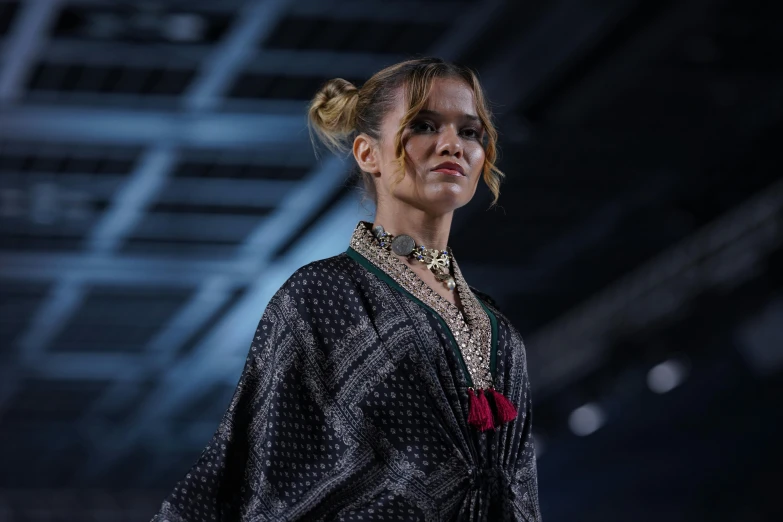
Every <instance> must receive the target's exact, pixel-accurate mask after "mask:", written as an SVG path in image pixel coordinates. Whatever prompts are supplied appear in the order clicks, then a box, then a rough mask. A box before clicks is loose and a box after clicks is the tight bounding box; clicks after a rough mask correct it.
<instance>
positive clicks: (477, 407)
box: [468, 388, 495, 431]
mask: <svg viewBox="0 0 783 522" xmlns="http://www.w3.org/2000/svg"><path fill="white" fill-rule="evenodd" d="M468 396H469V399H470V403H469V405H468V424H470V425H471V426H473V427H475V428H476V429H478V430H479V431H487V430H491V429H494V428H495V424H494V422H493V420H492V410H491V409H490V408H489V402H487V398H486V396H485V395H484V393H483V390H481V389H479V391H478V395H476V394H474V393H473V389H472V388H468Z"/></svg>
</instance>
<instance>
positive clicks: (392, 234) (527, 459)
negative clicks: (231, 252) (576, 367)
mask: <svg viewBox="0 0 783 522" xmlns="http://www.w3.org/2000/svg"><path fill="white" fill-rule="evenodd" d="M309 115H310V123H311V127H312V128H313V129H314V130H315V131H316V133H317V134H318V135H319V137H321V138H322V139H323V141H324V142H325V143H326V144H327V145H329V146H331V147H333V148H336V149H342V148H348V147H350V148H351V149H352V151H353V156H354V158H355V159H356V162H357V164H358V166H359V169H360V172H361V176H362V177H363V179H364V181H365V187H366V189H367V191H368V193H369V195H370V197H372V199H373V200H374V201H375V203H376V209H377V210H376V216H375V221H374V223H368V222H364V221H362V222H359V223H358V225H357V227H356V229H355V230H354V232H353V235H352V237H351V239H350V245H349V246H348V248H347V250H346V252H344V253H342V254H339V255H337V256H334V257H331V258H328V259H322V260H319V261H315V262H312V263H310V264H308V265H306V266H303V267H301V268H300V269H298V270H297V271H296V272H295V273H294V275H292V276H291V278H290V279H288V281H287V282H286V283H285V284H284V285H283V286H282V287H281V288H280V289H279V290H278V292H277V293H276V294H275V296H274V297H273V298H272V299H271V301H270V302H269V304H268V306H267V308H266V310H265V311H264V313H263V315H262V317H261V320H260V323H259V325H258V328H257V330H256V335H255V338H254V340H253V342H252V345H251V347H250V352H249V354H248V358H247V362H246V365H245V368H244V370H243V372H242V376H241V378H240V380H239V384H238V386H237V389H236V392H235V394H234V397H233V399H232V401H231V404H230V406H229V408H228V411H227V412H226V414H225V416H224V417H223V420H222V422H221V423H220V426H219V428H218V430H217V432H216V433H215V435H214V437H213V438H212V440H211V442H210V443H209V444H208V446H207V447H206V449H205V450H204V451H203V453H202V455H201V457H200V459H199V460H198V462H197V463H196V465H195V466H194V467H193V468H192V469H191V470H190V472H189V473H188V474H187V475H186V476H185V478H184V479H183V480H181V481H180V482H179V484H177V486H176V488H175V489H174V491H173V492H172V493H171V495H170V496H169V497H168V499H167V500H166V501H165V502H164V503H163V506H162V508H161V511H160V512H159V513H158V514H157V515H156V516H155V518H154V519H153V520H154V521H163V520H169V521H171V522H176V521H181V520H188V521H191V520H193V521H197V520H198V521H200V520H204V521H211V520H254V521H255V520H258V521H260V520H275V521H277V520H334V521H337V520H345V521H349V520H389V521H391V520H395V521H397V520H404V521H413V520H423V521H430V520H432V521H434V520H438V521H446V520H470V521H474V520H476V521H478V520H491V521H494V520H523V521H539V520H540V511H539V507H538V495H537V492H538V487H537V475H536V462H535V455H534V449H533V439H532V435H531V402H530V386H529V382H528V377H527V368H526V363H525V349H524V345H523V343H522V339H521V338H520V335H519V333H518V332H517V331H516V330H515V329H514V327H513V326H512V325H511V324H510V323H509V321H508V320H507V319H506V318H505V317H504V316H503V315H502V314H501V313H500V312H499V311H498V309H497V308H496V307H495V305H494V303H493V302H492V301H491V299H489V298H488V297H487V296H486V295H484V294H482V293H480V292H478V291H475V290H474V289H472V288H471V287H469V286H468V284H467V282H466V281H465V279H464V278H463V276H462V274H461V272H460V270H459V266H458V265H457V263H456V261H455V260H454V257H453V254H452V251H451V249H450V248H449V247H448V246H447V243H448V236H449V229H450V226H451V221H452V216H453V214H454V210H456V209H457V208H459V207H462V206H463V205H466V204H467V203H468V202H469V201H470V200H471V198H472V197H473V195H474V193H475V190H476V186H477V184H478V181H479V178H480V177H482V176H483V179H484V181H485V182H486V183H487V184H488V186H489V188H490V189H491V190H492V192H493V193H494V195H495V201H496V200H497V196H498V192H499V191H498V187H499V180H500V176H501V173H500V172H499V171H498V170H497V169H496V168H495V166H494V160H495V150H496V149H495V141H496V137H497V134H496V132H495V129H494V127H493V125H492V122H491V118H490V114H489V111H488V109H487V105H486V102H485V100H484V97H483V94H482V90H481V87H480V85H479V82H478V80H477V78H476V76H475V75H474V74H473V73H472V72H471V71H469V70H467V69H465V68H462V67H459V66H455V65H452V64H448V63H444V62H443V61H441V60H438V59H418V60H411V61H407V62H403V63H400V64H397V65H394V66H391V67H388V68H386V69H384V70H382V71H380V72H378V73H377V74H375V75H374V76H373V77H372V78H371V79H370V80H369V81H367V83H365V84H364V86H363V87H362V88H361V89H357V88H356V87H354V86H353V85H351V84H350V83H349V82H347V81H345V80H341V79H335V80H331V81H329V82H327V84H326V85H325V86H324V87H323V88H322V90H321V91H320V92H319V93H318V94H317V95H316V96H315V98H314V99H313V101H312V103H311V105H310V111H309Z"/></svg>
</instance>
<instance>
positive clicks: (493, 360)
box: [345, 247, 498, 388]
mask: <svg viewBox="0 0 783 522" xmlns="http://www.w3.org/2000/svg"><path fill="white" fill-rule="evenodd" d="M345 253H346V254H348V257H350V258H351V259H353V260H354V261H356V262H357V263H359V264H360V265H362V266H363V267H364V268H366V269H367V270H369V271H370V272H372V273H373V274H375V275H376V276H378V278H380V279H381V280H382V281H384V282H386V283H388V284H389V285H390V286H391V287H392V288H395V289H397V290H398V291H399V292H400V293H402V295H404V296H406V297H407V298H408V299H410V300H411V301H413V302H415V303H418V304H419V305H420V306H422V307H423V308H425V309H426V310H429V311H430V312H432V313H433V314H435V317H437V318H438V321H440V324H441V325H442V326H443V329H444V330H445V331H446V332H447V333H448V334H449V338H450V339H451V348H452V350H453V351H454V353H455V354H456V355H457V359H458V360H459V363H460V366H462V371H463V373H464V375H465V379H466V380H467V381H468V386H470V387H471V388H473V379H472V378H471V377H470V372H469V371H468V367H467V365H466V364H465V360H464V359H463V358H462V351H461V350H460V349H459V345H458V344H457V340H456V339H455V338H454V334H453V333H452V332H451V328H449V326H448V325H447V324H446V321H445V320H444V319H443V317H441V316H440V314H439V313H438V312H436V311H435V310H433V309H432V307H430V306H429V305H427V304H425V303H424V302H422V301H421V299H419V298H417V297H416V296H414V295H413V294H411V293H410V292H408V291H407V290H405V289H404V288H403V287H401V286H400V285H399V284H398V283H397V281H395V280H394V279H392V278H391V277H390V276H389V274H387V273H386V272H384V271H383V270H381V269H380V268H378V267H377V266H375V265H374V264H372V263H371V262H370V261H369V260H368V259H367V258H365V257H364V256H363V255H361V254H360V253H359V252H357V251H356V250H354V249H353V248H351V247H348V249H347V250H346V251H345ZM476 299H478V302H479V303H481V306H482V307H483V308H484V310H486V311H487V315H488V316H489V321H490V323H491V324H492V349H491V351H490V363H489V365H490V373H491V374H492V375H493V377H492V381H493V384H494V381H495V377H494V375H495V366H496V364H497V361H496V358H497V353H496V352H497V336H498V335H497V334H498V323H497V319H496V318H495V314H493V313H492V312H490V311H489V309H488V308H487V307H486V306H485V305H484V303H483V301H481V299H479V298H478V297H476Z"/></svg>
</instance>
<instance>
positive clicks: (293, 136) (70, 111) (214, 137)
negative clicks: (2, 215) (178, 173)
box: [0, 106, 309, 150]
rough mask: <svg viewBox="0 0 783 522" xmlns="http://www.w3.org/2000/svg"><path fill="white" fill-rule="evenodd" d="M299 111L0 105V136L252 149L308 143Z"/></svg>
mask: <svg viewBox="0 0 783 522" xmlns="http://www.w3.org/2000/svg"><path fill="white" fill-rule="evenodd" d="M304 126H305V117H304V114H303V112H302V111H297V112H296V113H291V114H248V113H233V114H227V113H198V112H181V111H169V112H163V111H145V110H121V109H95V108H86V107H79V108H70V107H55V106H50V107H42V106H38V107H36V106H24V107H5V108H2V109H0V139H3V140H8V141H18V140H31V141H36V142H47V141H48V142H54V143H79V144H82V143H91V144H98V145H137V146H149V147H154V146H158V145H161V144H165V145H167V146H169V147H188V148H220V149H228V150H231V149H252V148H254V147H259V146H284V145H294V146H303V145H305V144H307V143H308V140H309V137H308V135H307V132H306V130H305V129H304Z"/></svg>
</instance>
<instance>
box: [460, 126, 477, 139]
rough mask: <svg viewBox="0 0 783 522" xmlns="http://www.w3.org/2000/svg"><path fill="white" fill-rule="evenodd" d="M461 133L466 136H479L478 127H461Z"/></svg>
mask: <svg viewBox="0 0 783 522" xmlns="http://www.w3.org/2000/svg"><path fill="white" fill-rule="evenodd" d="M462 134H463V135H465V136H467V137H468V138H478V137H479V136H480V133H479V131H478V129H473V128H467V129H463V131H462Z"/></svg>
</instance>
